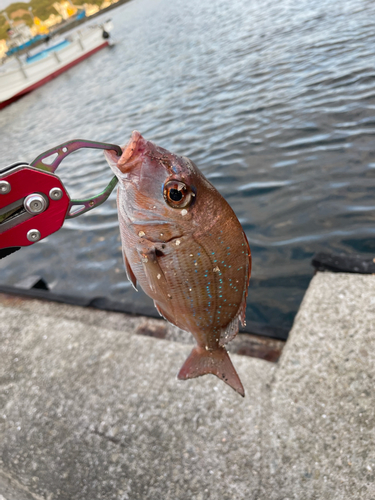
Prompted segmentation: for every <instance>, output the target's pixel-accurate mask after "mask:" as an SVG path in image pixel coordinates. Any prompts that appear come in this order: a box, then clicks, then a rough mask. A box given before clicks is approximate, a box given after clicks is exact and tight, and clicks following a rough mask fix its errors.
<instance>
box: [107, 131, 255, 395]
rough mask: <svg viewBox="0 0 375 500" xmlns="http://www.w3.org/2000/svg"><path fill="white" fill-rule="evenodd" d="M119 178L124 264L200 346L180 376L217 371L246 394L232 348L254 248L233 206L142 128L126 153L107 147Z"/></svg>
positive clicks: (187, 162)
mask: <svg viewBox="0 0 375 500" xmlns="http://www.w3.org/2000/svg"><path fill="white" fill-rule="evenodd" d="M105 155H106V158H107V161H108V163H109V165H110V166H111V168H112V170H113V171H114V173H115V174H116V176H117V177H118V180H119V189H118V195H117V205H118V216H119V224H120V232H121V239H122V248H123V254H124V261H125V268H126V272H127V276H128V278H129V280H130V281H131V282H132V283H133V285H134V287H136V286H137V284H138V285H139V286H141V287H142V289H143V290H144V291H145V293H146V294H147V295H149V296H150V297H151V298H152V299H153V300H154V303H155V307H156V309H157V310H158V311H159V313H160V314H161V315H162V316H163V317H164V318H165V319H166V320H168V321H169V322H170V323H172V324H174V325H176V326H178V327H179V328H181V329H183V330H187V331H189V332H191V333H192V334H193V336H194V337H195V340H196V342H197V346H196V347H194V348H193V350H192V352H191V354H190V355H189V357H188V358H187V360H186V361H185V363H184V365H183V366H182V368H181V370H180V372H179V374H178V378H179V379H183V380H185V379H188V378H194V377H199V376H200V375H205V374H207V373H212V374H214V375H216V376H217V377H219V378H220V379H221V380H223V381H224V382H226V383H227V384H228V385H230V386H231V387H232V388H233V389H234V390H236V391H237V392H238V393H239V394H241V395H242V396H244V394H245V392H244V388H243V386H242V383H241V381H240V379H239V377H238V375H237V372H236V370H235V369H234V367H233V365H232V362H231V360H230V358H229V356H228V353H227V351H226V349H225V344H226V343H227V342H229V341H230V340H231V339H233V338H234V337H235V335H236V334H237V332H238V327H239V321H241V322H242V323H243V322H244V319H245V308H246V297H247V289H248V285H249V279H250V270H251V255H250V248H249V244H248V242H247V239H246V236H245V233H244V231H243V229H242V227H241V225H240V223H239V221H238V219H237V217H236V215H235V214H234V212H233V210H232V209H231V207H230V206H229V205H228V203H227V202H226V201H225V200H224V198H223V197H222V196H221V195H220V194H219V192H218V191H217V190H216V189H215V188H214V187H213V186H212V184H210V182H209V181H208V180H207V179H206V178H205V177H204V176H203V174H202V173H201V172H200V171H199V170H198V168H197V167H196V165H195V164H194V163H193V162H192V161H191V160H189V158H186V157H184V156H178V155H176V154H173V153H170V152H169V151H167V150H165V149H163V148H161V147H159V146H156V145H155V144H154V143H152V142H150V141H147V140H145V139H144V138H143V137H142V136H141V134H140V133H139V132H133V134H132V137H131V139H130V141H129V143H128V144H127V146H125V147H124V148H123V153H122V156H121V157H120V159H119V158H118V157H117V156H116V155H115V153H114V152H110V151H107V152H105Z"/></svg>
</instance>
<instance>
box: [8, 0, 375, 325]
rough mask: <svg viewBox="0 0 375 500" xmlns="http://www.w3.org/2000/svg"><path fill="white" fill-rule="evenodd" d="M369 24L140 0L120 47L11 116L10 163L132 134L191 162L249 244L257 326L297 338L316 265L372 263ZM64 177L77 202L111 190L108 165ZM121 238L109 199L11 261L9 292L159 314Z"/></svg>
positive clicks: (305, 5)
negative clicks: (23, 288)
mask: <svg viewBox="0 0 375 500" xmlns="http://www.w3.org/2000/svg"><path fill="white" fill-rule="evenodd" d="M374 16H375V4H374V3H373V2H365V3H363V2H361V1H360V0H342V1H341V2H337V1H335V0H321V1H320V2H308V1H307V0H298V1H297V0H280V1H279V2H274V1H273V0H265V1H264V2H255V1H251V2H249V1H246V0H233V1H232V2H228V1H227V0H225V1H224V0H217V1H215V2H209V1H206V2H202V1H198V0H192V1H191V2H183V1H182V0H175V1H174V2H168V1H167V0H157V1H155V0H153V1H151V0H132V2H129V3H127V4H125V5H123V6H121V7H119V8H117V9H116V10H115V11H113V18H114V22H115V32H114V36H115V38H116V39H117V41H118V43H117V45H116V46H115V47H114V48H113V49H108V50H107V49H105V50H103V51H100V52H99V53H97V54H95V55H94V56H92V57H91V58H89V59H87V60H86V61H84V62H82V63H81V64H80V65H78V66H76V67H74V68H72V69H71V70H69V71H68V72H66V73H65V74H63V75H61V76H60V77H59V78H56V79H55V80H53V81H51V82H49V83H48V84H46V85H45V86H43V87H41V88H40V89H38V90H36V91H35V92H33V93H31V94H29V95H28V96H27V97H25V98H23V99H22V100H20V101H18V102H17V103H14V104H13V105H11V106H9V107H8V108H5V109H4V110H2V111H1V113H0V133H1V142H0V152H1V156H2V160H3V164H4V166H5V165H7V164H8V163H12V162H14V161H16V160H24V161H31V160H32V159H33V158H34V157H35V156H37V155H38V154H39V153H40V152H42V151H44V150H46V149H48V148H50V147H52V146H55V145H57V144H59V143H61V142H64V141H66V140H69V139H73V138H87V139H92V140H99V141H108V142H114V143H118V144H124V143H125V142H126V141H127V140H128V137H129V135H130V133H131V131H132V130H134V129H138V130H140V131H141V132H142V133H143V134H144V135H145V137H147V138H149V139H152V140H154V141H155V142H158V143H159V144H160V145H162V146H163V147H165V148H167V149H170V150H173V151H175V152H177V153H180V154H185V155H187V156H190V157H191V158H192V159H193V160H194V161H195V162H196V163H197V164H198V165H199V166H200V167H201V168H202V170H203V171H204V172H205V174H206V175H207V177H208V178H209V179H210V181H211V182H212V183H213V184H214V185H215V186H216V187H218V188H219V189H220V191H221V192H222V194H223V195H224V196H225V197H226V198H227V199H228V200H229V201H230V203H231V205H232V206H233V209H234V210H235V212H236V213H237V215H238V216H239V218H240V220H241V221H242V223H243V226H244V229H245V231H246V233H247V236H248V238H249V241H250V243H251V245H252V253H253V266H254V267H253V269H254V275H253V276H254V279H253V280H252V282H251V293H250V294H249V302H248V307H247V318H248V319H249V320H251V321H262V322H265V323H272V324H277V325H278V326H287V327H288V326H290V325H291V323H292V321H293V318H294V315H295V313H296V310H297V308H298V306H299V303H300V301H301V298H302V296H303V293H304V289H305V288H306V286H307V283H308V277H309V276H312V269H311V267H310V263H309V262H310V259H311V256H312V255H313V254H314V252H317V251H322V250H324V251H335V252H351V251H353V249H354V251H356V252H361V251H363V252H367V253H370V254H371V255H373V254H374V253H375V234H374V229H373V227H374V220H375V215H374V210H375V207H374V204H373V186H374V184H375V170H374V168H375V151H374V141H373V139H374V134H375V71H374V65H373V59H374V47H375V31H374V29H373V22H372V19H374ZM59 173H60V175H61V178H62V179H63V181H64V183H65V185H66V186H67V188H68V190H69V192H70V194H71V196H72V197H74V198H79V197H83V196H90V195H92V194H93V193H96V192H98V191H101V190H102V189H103V188H104V186H105V185H106V184H107V183H108V182H109V180H110V178H111V172H110V171H109V169H108V167H107V166H106V164H105V162H104V160H103V156H102V154H101V153H100V152H97V151H96V152H94V151H86V152H80V153H79V154H76V155H72V156H71V157H70V158H69V160H67V161H66V162H64V163H63V164H62V166H61V168H59ZM117 224H118V223H117V213H116V206H115V195H112V196H111V197H110V200H109V201H108V202H107V203H106V204H104V205H103V206H101V207H99V208H98V209H97V210H95V211H93V212H91V213H90V214H86V215H85V216H83V217H80V218H79V219H74V220H70V221H68V222H67V223H66V224H65V226H64V228H63V229H62V230H61V231H59V232H58V233H56V234H54V235H51V236H50V237H49V238H47V239H46V240H45V241H44V242H42V243H40V244H37V245H35V246H33V247H32V248H28V249H25V250H22V251H21V252H17V253H15V254H13V255H12V256H10V257H9V258H7V259H3V260H1V261H0V277H1V281H2V282H6V283H10V284H13V283H15V282H17V281H19V279H20V278H21V277H22V276H24V275H27V274H30V269H32V271H33V274H36V273H39V274H41V275H43V276H44V277H45V278H46V279H47V280H48V281H49V282H50V283H53V287H54V290H56V291H60V292H62V293H63V292H66V293H69V292H72V291H74V292H76V293H83V294H89V295H108V296H111V297H112V298H114V299H115V300H124V301H125V302H126V303H133V304H134V308H135V309H134V310H135V311H136V310H142V311H144V310H145V309H144V308H146V309H147V308H150V307H152V304H151V302H150V301H148V299H146V298H145V297H144V295H141V294H138V295H136V294H135V292H134V291H133V290H132V289H131V287H129V285H128V283H127V281H126V278H125V274H124V272H123V263H122V253H121V248H120V240H119V233H118V228H117ZM137 304H138V305H137ZM137 308H138V309H137ZM142 308H143V309H142ZM150 312H152V309H151V310H150Z"/></svg>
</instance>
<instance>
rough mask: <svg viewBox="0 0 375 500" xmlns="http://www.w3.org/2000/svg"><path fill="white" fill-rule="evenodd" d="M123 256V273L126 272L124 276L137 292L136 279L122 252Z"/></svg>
mask: <svg viewBox="0 0 375 500" xmlns="http://www.w3.org/2000/svg"><path fill="white" fill-rule="evenodd" d="M122 254H123V256H124V264H125V271H126V276H127V277H128V280H129V281H130V283H131V284H132V285H133V287H134V289H135V290H136V291H137V292H138V290H137V278H136V277H135V275H134V273H133V269H132V268H131V267H130V264H129V261H128V258H127V257H126V255H125V252H122Z"/></svg>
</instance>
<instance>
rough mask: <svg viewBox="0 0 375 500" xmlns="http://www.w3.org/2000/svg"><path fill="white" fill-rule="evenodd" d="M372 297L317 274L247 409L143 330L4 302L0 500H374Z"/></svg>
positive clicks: (110, 316)
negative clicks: (189, 373)
mask: <svg viewBox="0 0 375 500" xmlns="http://www.w3.org/2000/svg"><path fill="white" fill-rule="evenodd" d="M374 292H375V276H372V275H366V276H362V275H355V274H333V273H318V274H317V275H316V276H315V277H314V278H313V280H312V281H311V284H310V286H309V288H308V290H307V292H306V295H305V298H304V300H303V303H302V305H301V307H300V310H299V312H298V315H297V317H296V319H295V323H294V326H293V329H292V331H291V334H290V337H289V339H288V341H287V343H286V346H285V347H284V349H283V353H282V355H281V358H280V360H279V362H278V363H277V364H274V363H270V362H267V361H264V360H261V359H255V358H251V357H247V356H239V355H232V360H233V363H234V365H235V367H236V369H237V371H238V373H239V375H240V377H241V380H242V382H243V385H244V387H245V391H246V397H245V398H244V399H243V398H241V397H240V396H239V395H238V394H236V393H235V392H234V391H233V390H232V389H230V388H229V387H228V386H226V385H225V384H224V383H223V382H222V381H220V380H219V379H217V378H216V377H213V376H205V377H201V378H198V379H194V380H190V381H185V382H182V381H178V380H177V379H176V373H177V372H178V370H179V368H180V367H181V365H182V363H183V362H184V360H185V358H186V357H187V356H188V354H189V352H190V349H191V345H188V344H186V343H179V342H172V341H168V340H165V339H163V340H161V339H156V338H151V337H147V336H144V335H139V334H137V332H140V330H142V328H143V326H142V325H143V324H144V322H145V321H146V320H145V319H144V318H139V317H138V318H136V317H132V316H126V315H123V314H118V313H108V312H103V311H97V310H92V309H84V308H79V307H74V306H67V305H61V304H55V303H49V302H42V301H38V300H25V299H20V298H15V297H11V296H8V295H1V296H0V360H1V362H0V500H36V499H38V500H40V499H46V500H56V499H59V500H65V499H66V500H76V499H77V500H83V499H96V500H99V499H108V500H109V499H111V500H113V499H119V500H120V499H121V500H122V499H129V500H147V499H150V500H159V499H160V500H180V499H181V500H206V499H209V500H216V499H217V500H219V499H220V500H237V499H238V500H239V499H244V500H245V499H246V500H250V499H251V500H252V499H254V500H292V499H296V500H302V499H303V500H305V499H309V500H310V499H311V500H313V499H314V500H315V499H316V500H317V499H319V500H322V499H329V500H339V499H340V500H341V499H343V498H355V499H356V500H357V499H368V500H373V499H375V481H374V479H375V477H374V471H375V446H374V443H375V396H374V381H375V333H374V332H375V293H374ZM160 325H163V323H160ZM162 328H163V326H161V329H162Z"/></svg>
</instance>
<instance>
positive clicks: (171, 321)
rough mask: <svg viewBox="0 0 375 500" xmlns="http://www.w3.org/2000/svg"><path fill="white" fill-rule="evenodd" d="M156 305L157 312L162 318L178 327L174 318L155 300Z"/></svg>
mask: <svg viewBox="0 0 375 500" xmlns="http://www.w3.org/2000/svg"><path fill="white" fill-rule="evenodd" d="M154 305H155V307H156V310H157V311H158V313H159V314H160V316H162V317H163V318H164V319H166V320H167V321H168V322H169V323H171V324H172V325H174V326H178V325H177V323H176V321H175V320H174V318H173V317H172V316H171V315H170V314H169V313H167V312H166V311H165V310H164V309H163V308H162V307H161V306H160V305H159V304H158V303H157V302H156V301H155V300H154Z"/></svg>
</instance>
